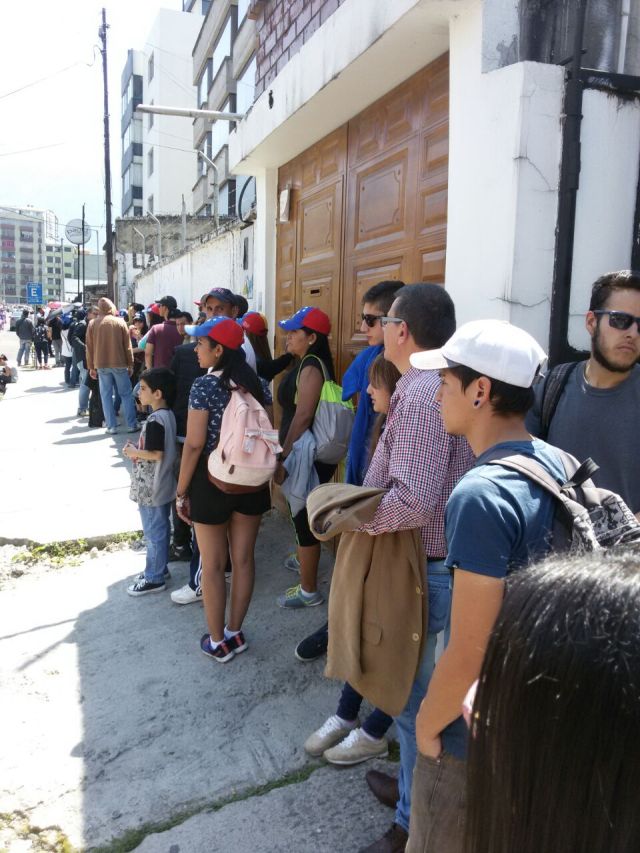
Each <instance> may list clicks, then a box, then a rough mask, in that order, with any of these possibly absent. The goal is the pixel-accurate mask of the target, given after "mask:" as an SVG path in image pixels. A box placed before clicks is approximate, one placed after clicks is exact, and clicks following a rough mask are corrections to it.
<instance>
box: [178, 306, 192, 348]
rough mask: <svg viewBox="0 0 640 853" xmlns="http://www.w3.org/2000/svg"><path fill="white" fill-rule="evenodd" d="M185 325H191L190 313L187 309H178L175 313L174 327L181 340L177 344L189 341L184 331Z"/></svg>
mask: <svg viewBox="0 0 640 853" xmlns="http://www.w3.org/2000/svg"><path fill="white" fill-rule="evenodd" d="M186 326H193V317H192V315H191V314H190V313H189V312H188V311H178V313H177V314H176V328H177V330H178V332H179V333H180V337H181V338H182V341H181V343H180V344H179V345H178V346H182V344H186V343H189V335H187V334H186V333H185V327H186Z"/></svg>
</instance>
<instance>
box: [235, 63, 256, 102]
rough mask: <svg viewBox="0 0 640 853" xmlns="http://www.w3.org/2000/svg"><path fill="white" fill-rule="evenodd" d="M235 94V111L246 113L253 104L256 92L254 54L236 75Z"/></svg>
mask: <svg viewBox="0 0 640 853" xmlns="http://www.w3.org/2000/svg"><path fill="white" fill-rule="evenodd" d="M237 92H238V93H237V95H236V111H237V112H239V113H246V112H247V110H248V109H249V107H250V106H251V105H252V104H253V101H254V98H255V93H256V58H255V56H254V57H253V59H252V60H251V62H249V64H248V65H247V66H246V68H245V69H244V71H243V72H242V74H241V75H240V76H239V77H238V85H237Z"/></svg>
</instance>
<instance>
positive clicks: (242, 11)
mask: <svg viewBox="0 0 640 853" xmlns="http://www.w3.org/2000/svg"><path fill="white" fill-rule="evenodd" d="M250 5H251V0H238V27H239V26H240V24H241V23H242V21H244V19H245V17H246V15H247V12H248V11H249V6H250Z"/></svg>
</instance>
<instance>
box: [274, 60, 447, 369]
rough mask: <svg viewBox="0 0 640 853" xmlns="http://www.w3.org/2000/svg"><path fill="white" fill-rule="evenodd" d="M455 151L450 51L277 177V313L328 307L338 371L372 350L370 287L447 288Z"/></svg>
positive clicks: (306, 153) (300, 156) (299, 157)
mask: <svg viewBox="0 0 640 853" xmlns="http://www.w3.org/2000/svg"><path fill="white" fill-rule="evenodd" d="M448 152H449V57H448V55H447V54H445V55H444V56H441V57H439V58H438V59H437V60H435V62H433V63H431V64H430V65H429V66H427V67H426V68H423V69H422V70H421V71H420V72H418V73H417V74H416V75H414V76H413V77H411V78H410V79H409V80H406V81H405V82H404V83H403V84H402V85H400V86H398V87H397V88H396V89H394V90H393V91H392V92H390V93H389V94H387V95H385V97H384V98H382V99H380V100H379V101H377V102H376V103H374V104H372V105H371V106H370V107H368V108H367V109H366V110H364V112H362V113H360V115H358V116H356V117H355V118H353V119H352V120H351V121H349V122H348V123H347V124H345V125H343V126H342V127H340V128H338V130H335V131H334V132H333V133H330V134H329V135H328V136H326V137H325V138H324V139H322V140H321V141H320V142H318V143H316V144H315V145H314V146H313V147H312V148H309V149H308V150H307V151H305V152H303V153H302V154H300V155H299V156H298V157H296V158H295V159H294V160H291V161H290V162H289V163H287V164H286V165H284V166H283V167H282V168H281V169H280V170H279V172H278V191H279V194H280V192H281V191H283V190H286V189H289V193H290V195H289V199H290V201H289V218H288V221H286V222H279V223H278V229H277V269H276V315H277V318H278V319H280V318H282V317H287V316H289V315H290V314H292V313H293V312H294V311H295V310H297V309H298V308H301V307H302V306H303V305H316V306H317V307H319V308H322V309H323V311H326V313H327V314H328V315H329V316H330V317H331V323H332V330H333V331H332V335H331V346H332V350H333V355H334V359H335V360H336V368H337V370H338V372H339V374H342V373H343V372H344V370H345V368H346V367H347V366H348V365H349V364H350V362H351V360H352V358H353V357H354V355H355V354H356V353H357V352H358V351H359V350H360V349H361V348H362V346H363V344H364V336H363V335H362V334H361V333H360V324H361V321H360V314H361V301H362V296H363V294H364V293H365V291H366V290H367V289H368V288H369V287H371V285H373V284H375V283H376V282H378V281H382V280H385V279H393V280H401V281H404V282H406V283H409V282H414V281H429V282H436V283H438V284H442V283H443V282H444V267H445V252H446V235H447V177H448ZM278 349H279V351H282V342H281V341H280V342H279V343H278Z"/></svg>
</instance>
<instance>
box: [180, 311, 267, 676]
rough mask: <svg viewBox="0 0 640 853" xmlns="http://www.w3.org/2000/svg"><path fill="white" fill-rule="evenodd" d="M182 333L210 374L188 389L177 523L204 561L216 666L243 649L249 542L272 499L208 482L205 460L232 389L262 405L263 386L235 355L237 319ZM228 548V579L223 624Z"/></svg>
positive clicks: (251, 563)
mask: <svg viewBox="0 0 640 853" xmlns="http://www.w3.org/2000/svg"><path fill="white" fill-rule="evenodd" d="M186 331H187V334H189V335H191V336H193V337H197V354H198V361H199V363H200V366H201V367H203V368H205V369H207V370H208V373H207V375H206V376H200V377H198V378H197V379H195V380H194V382H193V385H192V386H191V393H190V395H189V416H188V418H187V435H186V439H185V443H184V447H183V450H182V463H181V465H180V476H179V478H178V491H177V494H176V505H177V509H178V512H179V514H180V516H181V518H182V519H183V521H185V522H186V523H187V524H194V525H195V528H196V538H197V541H198V547H199V548H200V555H201V558H202V593H203V601H204V609H205V615H206V619H207V633H206V634H204V635H203V636H202V637H201V639H200V650H201V651H202V652H203V654H205V655H207V657H210V658H212V659H213V660H215V661H216V662H218V663H228V662H229V661H230V660H231V659H232V658H233V657H235V655H238V654H240V653H242V652H244V651H246V649H247V642H246V640H245V637H244V633H243V631H242V627H243V622H244V619H245V616H246V614H247V611H248V609H249V605H250V603H251V596H252V594H253V585H254V579H255V543H256V539H257V536H258V530H259V528H260V520H261V518H262V515H263V514H264V513H265V512H267V511H268V510H269V509H270V507H271V495H270V492H269V485H268V483H267V484H265V487H264V488H263V489H260V490H259V491H257V492H242V493H235V494H228V493H226V492H223V491H222V490H221V489H218V487H217V486H215V485H214V484H213V483H212V482H211V481H210V480H209V477H208V469H207V462H208V457H209V454H210V453H211V451H212V450H213V449H214V448H215V446H216V444H217V442H218V439H219V437H220V426H221V423H222V417H223V415H224V411H225V409H226V407H227V405H228V404H229V402H230V400H231V389H232V387H233V386H235V385H239V386H240V387H241V388H243V389H245V391H247V392H248V393H249V394H251V395H252V396H253V397H254V398H255V399H256V400H257V401H258V402H259V403H261V404H262V399H263V398H262V389H261V387H260V383H259V382H258V377H257V376H256V374H255V373H254V372H253V370H251V368H250V367H249V366H248V365H247V363H246V360H245V358H244V355H243V353H242V351H241V347H242V341H243V338H244V334H243V332H242V328H241V326H240V325H239V324H238V323H236V322H235V320H232V319H231V318H228V317H224V316H217V317H214V318H213V319H211V320H209V321H207V322H206V323H203V324H202V325H200V326H187V329H186ZM229 547H230V548H231V560H232V563H233V575H232V581H231V601H230V610H229V617H228V621H227V622H226V624H225V613H226V601H227V591H226V583H225V569H226V566H227V554H228V548H229Z"/></svg>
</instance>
